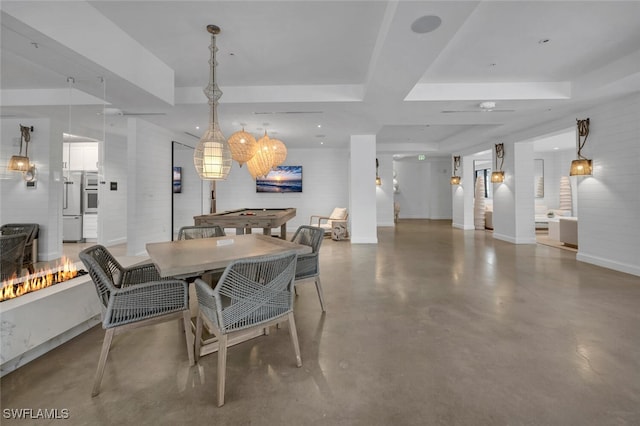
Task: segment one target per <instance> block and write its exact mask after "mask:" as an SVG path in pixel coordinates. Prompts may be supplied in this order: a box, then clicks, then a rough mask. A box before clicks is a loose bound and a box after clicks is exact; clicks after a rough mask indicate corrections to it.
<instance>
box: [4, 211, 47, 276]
mask: <svg viewBox="0 0 640 426" xmlns="http://www.w3.org/2000/svg"><path fill="white" fill-rule="evenodd" d="M39 230H40V226H39V225H38V224H37V223H8V224H6V225H2V226H0V234H2V235H13V234H27V241H26V242H25V245H24V256H23V258H22V267H23V268H27V270H28V271H29V272H30V273H32V274H33V273H34V272H35V269H34V267H33V240H35V239H36V238H38V232H39ZM18 275H20V274H18Z"/></svg>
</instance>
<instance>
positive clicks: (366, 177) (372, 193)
mask: <svg viewBox="0 0 640 426" xmlns="http://www.w3.org/2000/svg"><path fill="white" fill-rule="evenodd" d="M349 165H350V167H349V192H350V200H349V222H350V225H351V243H352V244H377V243H378V235H377V228H376V226H377V212H376V136H375V135H352V136H351V157H350V159H349Z"/></svg>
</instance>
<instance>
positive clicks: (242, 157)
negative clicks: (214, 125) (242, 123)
mask: <svg viewBox="0 0 640 426" xmlns="http://www.w3.org/2000/svg"><path fill="white" fill-rule="evenodd" d="M227 142H229V148H230V149H231V158H233V159H234V160H235V161H237V162H238V164H239V165H240V167H242V165H243V164H244V163H246V162H247V161H249V160H251V159H252V158H253V156H254V155H256V151H257V150H258V142H256V138H254V137H253V135H252V134H251V133H247V132H245V131H244V127H243V128H242V130H240V131H237V132H235V133H234V134H232V135H231V136H230V137H229V140H228V141H227Z"/></svg>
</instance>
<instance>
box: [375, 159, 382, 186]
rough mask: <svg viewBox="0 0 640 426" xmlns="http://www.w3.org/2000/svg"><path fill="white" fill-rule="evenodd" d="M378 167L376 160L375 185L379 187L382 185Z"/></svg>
mask: <svg viewBox="0 0 640 426" xmlns="http://www.w3.org/2000/svg"><path fill="white" fill-rule="evenodd" d="M378 167H380V163H378V159H377V158H376V185H377V186H380V185H382V179H380V176H379V175H378Z"/></svg>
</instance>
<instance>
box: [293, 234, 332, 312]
mask: <svg viewBox="0 0 640 426" xmlns="http://www.w3.org/2000/svg"><path fill="white" fill-rule="evenodd" d="M323 234H324V232H323V231H322V229H319V228H318V227H316V226H306V225H302V226H300V227H299V228H298V230H297V231H296V233H295V234H294V235H293V239H292V240H291V241H292V242H294V243H298V244H303V245H305V246H310V247H311V250H312V251H311V253H307V254H299V255H298V260H297V262H296V286H297V285H298V282H299V281H302V280H306V279H309V278H314V281H315V283H316V291H317V292H318V299H319V300H320V307H321V308H322V312H325V309H324V297H323V294H322V285H320V262H319V255H320V245H321V244H322V239H323V238H322V237H323Z"/></svg>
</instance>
